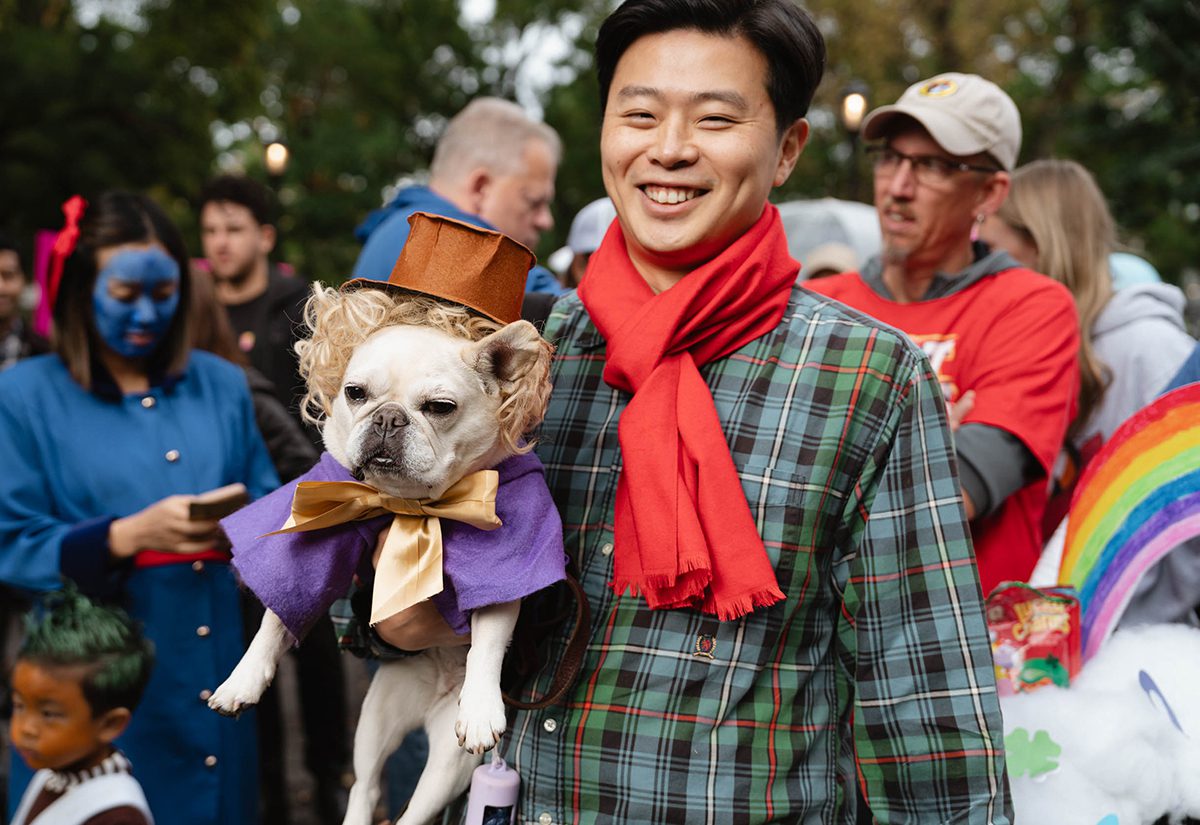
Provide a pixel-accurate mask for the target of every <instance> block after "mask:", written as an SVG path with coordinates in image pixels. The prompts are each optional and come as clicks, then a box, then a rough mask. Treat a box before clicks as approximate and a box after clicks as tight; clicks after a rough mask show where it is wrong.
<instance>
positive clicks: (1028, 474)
mask: <svg viewBox="0 0 1200 825" xmlns="http://www.w3.org/2000/svg"><path fill="white" fill-rule="evenodd" d="M954 448H955V451H956V452H957V453H958V475H959V480H960V481H961V482H962V487H963V490H964V491H965V492H966V494H967V495H968V496H970V497H971V502H972V503H973V504H974V505H975V517H976V518H979V517H980V516H990V515H991V514H992V513H994V512H996V511H997V510H999V509H1000V505H1001V504H1003V503H1004V500H1005V499H1006V498H1008V497H1009V496H1011V495H1012V494H1013V493H1015V492H1016V491H1017V490H1020V489H1021V488H1022V487H1024V486H1025V485H1026V484H1029V483H1031V482H1033V481H1036V480H1037V479H1039V478H1042V477H1044V476H1045V473H1044V472H1043V471H1042V465H1041V464H1040V463H1038V460H1037V458H1035V457H1034V455H1033V453H1032V452H1030V451H1029V448H1028V447H1026V446H1025V445H1024V443H1022V442H1021V439H1019V438H1017V437H1016V436H1015V435H1013V434H1012V433H1010V432H1006V431H1005V430H1002V429H1000V428H999V427H992V426H990V425H988V424H963V425H962V426H961V427H959V428H958V431H957V432H956V433H955V434H954Z"/></svg>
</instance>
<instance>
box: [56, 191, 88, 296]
mask: <svg viewBox="0 0 1200 825" xmlns="http://www.w3.org/2000/svg"><path fill="white" fill-rule="evenodd" d="M86 209H87V201H85V200H84V199H83V198H82V197H80V196H79V195H72V196H71V197H70V198H68V199H67V201H66V203H64V204H63V205H62V211H63V215H64V216H65V217H66V219H67V222H66V223H65V224H63V228H62V229H60V230H59V231H58V237H56V238H55V239H54V249H53V251H52V252H51V255H50V278H49V281H48V282H47V286H48V287H49V290H50V306H54V303H55V301H57V300H58V284H59V281H61V280H62V271H63V264H64V263H65V262H66V260H67V258H69V257H71V253H72V252H74V251H75V244H77V243H78V242H79V222H80V221H81V220H83V213H84V210H86Z"/></svg>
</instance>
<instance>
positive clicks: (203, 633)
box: [196, 624, 212, 638]
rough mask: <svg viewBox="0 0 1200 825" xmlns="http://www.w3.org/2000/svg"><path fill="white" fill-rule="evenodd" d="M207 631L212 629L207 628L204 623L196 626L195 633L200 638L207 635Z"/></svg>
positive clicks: (209, 631)
mask: <svg viewBox="0 0 1200 825" xmlns="http://www.w3.org/2000/svg"><path fill="white" fill-rule="evenodd" d="M209 633H212V631H211V630H210V629H209V627H208V625H206V624H202V625H200V626H199V627H198V628H196V635H197V636H199V637H201V638H203V637H205V636H207V635H208V634H209Z"/></svg>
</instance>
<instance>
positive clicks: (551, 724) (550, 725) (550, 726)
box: [542, 719, 558, 733]
mask: <svg viewBox="0 0 1200 825" xmlns="http://www.w3.org/2000/svg"><path fill="white" fill-rule="evenodd" d="M542 727H543V728H544V729H545V730H546V733H554V732H555V731H556V730H558V720H557V719H547V720H546V721H545V722H542Z"/></svg>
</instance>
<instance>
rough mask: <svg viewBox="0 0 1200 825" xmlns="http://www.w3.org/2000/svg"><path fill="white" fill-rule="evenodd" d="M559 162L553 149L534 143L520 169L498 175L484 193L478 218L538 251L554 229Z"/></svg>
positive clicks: (529, 144) (534, 141) (530, 143)
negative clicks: (552, 211)
mask: <svg viewBox="0 0 1200 825" xmlns="http://www.w3.org/2000/svg"><path fill="white" fill-rule="evenodd" d="M557 171H558V162H557V161H556V160H555V159H554V154H553V153H552V152H551V151H550V147H549V146H547V145H546V144H545V143H544V142H543V141H541V140H537V139H532V140H529V141H527V142H526V143H525V149H524V151H523V152H522V153H521V167H520V168H519V169H518V170H517V171H516V172H514V173H512V174H508V175H497V176H495V177H494V178H492V179H491V185H490V186H488V187H487V189H486V190H484V192H483V193H482V198H483V200H482V203H481V204H480V206H479V217H481V218H483V219H484V220H485V221H487V222H488V223H490V224H491V225H492V226H494V227H496V228H497V229H498V230H500V231H501V232H503V233H504V234H505V235H508V236H509V237H511V238H513V239H514V240H517V241H520V242H521V243H523V244H525V245H526V246H527V247H529V248H530V249H536V248H537V244H538V240H539V239H540V238H541V236H542V233H543V232H546V231H548V230H550V229H553V228H554V216H553V215H551V214H550V203H551V202H552V201H553V200H554V176H555V174H556V173H557Z"/></svg>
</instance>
